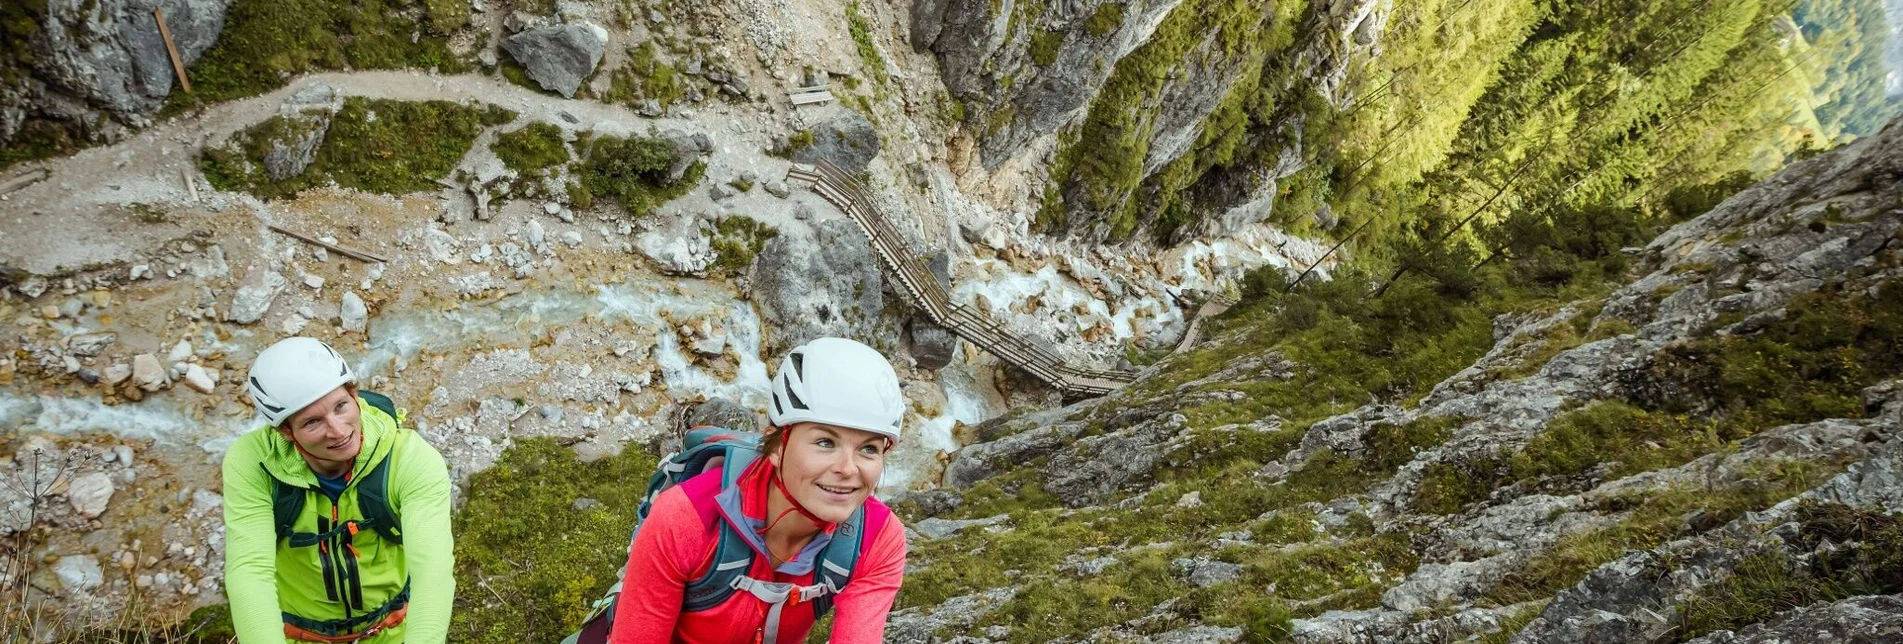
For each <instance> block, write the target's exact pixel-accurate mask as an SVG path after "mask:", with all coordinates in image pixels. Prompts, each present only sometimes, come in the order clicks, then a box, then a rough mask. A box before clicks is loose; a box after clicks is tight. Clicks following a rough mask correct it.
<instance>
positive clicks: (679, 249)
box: [634, 216, 719, 275]
mask: <svg viewBox="0 0 1903 644" xmlns="http://www.w3.org/2000/svg"><path fill="white" fill-rule="evenodd" d="M634 247H635V249H636V250H638V251H640V253H641V254H642V255H643V256H645V257H647V258H648V259H649V260H652V261H653V262H654V264H655V266H657V267H659V268H660V269H661V272H663V273H667V274H670V275H703V274H705V273H706V272H707V269H708V268H709V267H711V266H713V264H714V260H716V259H719V254H718V253H715V252H714V247H713V239H712V238H711V237H710V236H708V235H706V234H704V233H703V231H702V225H701V223H700V220H699V218H697V217H692V216H679V217H671V218H669V219H667V220H666V221H663V222H661V224H660V225H659V226H656V227H654V229H652V230H649V231H647V232H644V233H642V234H641V236H640V237H638V238H636V239H635V243H634Z"/></svg>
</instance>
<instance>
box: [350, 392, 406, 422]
mask: <svg viewBox="0 0 1903 644" xmlns="http://www.w3.org/2000/svg"><path fill="white" fill-rule="evenodd" d="M357 397H358V398H362V399H363V401H364V402H367V403H370V406H371V407H375V408H377V410H379V411H382V412H383V413H385V414H389V415H390V418H391V419H392V420H397V421H398V422H402V421H401V419H399V418H398V417H397V415H396V412H397V409H396V402H394V401H392V400H390V397H389V396H385V395H383V394H380V393H377V392H374V391H371V390H368V389H358V390H357Z"/></svg>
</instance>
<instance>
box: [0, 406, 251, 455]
mask: <svg viewBox="0 0 1903 644" xmlns="http://www.w3.org/2000/svg"><path fill="white" fill-rule="evenodd" d="M252 421H253V419H252V418H251V417H250V416H248V415H246V416H217V415H210V416H206V417H205V418H204V419H202V420H194V419H192V418H191V417H190V416H189V415H187V414H186V413H185V412H184V411H182V410H180V409H179V407H178V405H177V403H176V402H175V401H174V400H173V399H171V398H169V397H166V396H163V395H156V396H154V397H152V398H150V399H148V400H146V401H144V402H139V403H125V404H119V405H107V404H105V403H104V402H102V401H100V399H98V398H91V397H87V398H66V397H58V396H33V397H24V396H18V395H13V394H0V429H5V430H9V431H11V430H14V429H18V430H21V431H22V432H33V433H46V434H58V435H63V436H74V435H79V434H87V433H101V434H110V435H113V436H118V437H121V438H131V439H137V440H150V441H154V442H159V443H168V444H169V443H177V442H199V441H203V442H202V443H201V444H202V445H204V446H205V448H206V449H207V450H208V451H212V452H214V453H219V452H223V451H224V447H225V446H226V445H229V444H230V443H231V440H232V438H235V437H236V436H237V435H238V434H242V433H244V431H245V430H247V429H250V428H251V427H252V426H253V425H252Z"/></svg>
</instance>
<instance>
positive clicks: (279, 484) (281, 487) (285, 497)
mask: <svg viewBox="0 0 1903 644" xmlns="http://www.w3.org/2000/svg"><path fill="white" fill-rule="evenodd" d="M260 467H262V465H260ZM265 476H267V477H269V478H270V479H271V519H272V522H273V523H274V524H275V525H276V526H277V534H278V539H279V540H283V539H289V538H290V537H291V533H292V532H294V531H295V528H294V526H296V525H297V515H300V514H303V513H304V495H305V493H307V492H309V490H306V489H304V488H301V487H297V486H295V485H286V484H285V483H284V482H283V481H280V480H278V479H277V477H275V476H271V473H270V472H268V471H267V472H265Z"/></svg>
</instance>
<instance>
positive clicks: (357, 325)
mask: <svg viewBox="0 0 1903 644" xmlns="http://www.w3.org/2000/svg"><path fill="white" fill-rule="evenodd" d="M338 317H340V318H342V320H343V326H344V330H345V331H351V332H354V333H363V330H364V327H365V326H366V325H367V324H368V323H369V320H370V308H369V307H368V306H366V305H365V304H364V302H363V298H361V297H358V296H357V294H356V293H355V292H353V291H344V299H343V302H342V303H341V304H339V305H338Z"/></svg>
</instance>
